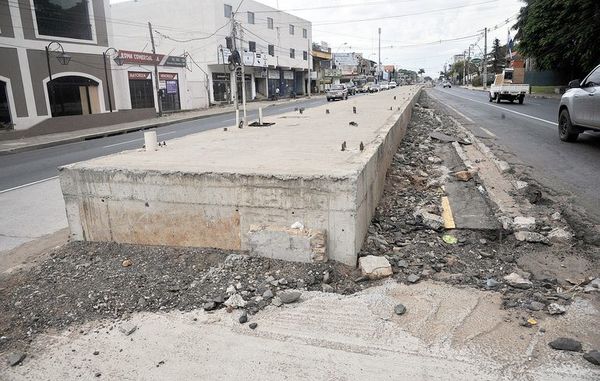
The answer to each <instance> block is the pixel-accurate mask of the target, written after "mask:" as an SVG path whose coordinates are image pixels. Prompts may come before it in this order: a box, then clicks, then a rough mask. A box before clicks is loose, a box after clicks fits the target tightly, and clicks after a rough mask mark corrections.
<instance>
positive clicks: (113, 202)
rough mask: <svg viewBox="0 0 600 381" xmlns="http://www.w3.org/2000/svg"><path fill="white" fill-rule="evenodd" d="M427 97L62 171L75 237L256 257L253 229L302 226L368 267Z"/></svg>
mask: <svg viewBox="0 0 600 381" xmlns="http://www.w3.org/2000/svg"><path fill="white" fill-rule="evenodd" d="M419 91H420V88H419V87H417V86H412V87H401V88H397V89H394V90H389V91H385V92H382V93H378V94H369V95H365V96H355V97H352V98H350V99H349V100H347V101H338V102H332V103H328V104H326V105H324V106H320V107H316V108H311V109H306V110H305V111H304V112H303V114H300V113H299V112H293V113H289V114H283V115H280V116H278V117H273V118H270V119H269V120H268V121H270V122H275V123H276V124H275V125H274V126H271V127H261V128H256V127H254V128H253V127H247V128H244V129H238V128H234V127H231V128H229V129H228V131H223V130H213V131H207V132H202V133H199V134H195V135H190V136H187V137H185V138H180V139H175V140H170V141H168V142H167V147H161V148H159V150H158V151H154V152H145V151H143V150H136V151H125V152H122V153H120V154H115V155H110V156H105V157H101V158H97V159H93V160H89V161H85V162H81V163H76V164H72V165H69V166H65V167H62V168H60V181H61V186H62V190H63V195H64V198H65V203H66V209H67V219H68V221H69V227H70V230H71V235H72V238H74V239H77V240H90V241H116V242H123V243H143V244H156V245H178V246H206V247H218V248H224V249H236V250H240V249H241V250H247V249H248V247H249V246H248V242H249V240H248V232H249V231H250V226H251V225H268V226H281V227H290V226H291V225H292V224H294V223H295V222H297V221H299V222H301V223H302V224H303V225H304V226H305V227H306V228H307V229H317V230H321V231H323V232H324V233H325V234H326V236H327V255H328V257H329V258H330V259H333V260H337V261H339V262H343V263H346V264H349V265H356V253H357V252H358V251H359V250H360V247H361V245H362V243H363V240H364V237H365V235H366V232H367V227H368V225H369V222H370V219H371V216H372V214H373V212H374V210H375V207H376V205H377V203H378V201H379V199H380V197H381V194H382V192H383V182H384V178H385V173H386V171H387V169H388V167H389V164H390V162H391V159H392V157H393V155H394V153H395V151H396V149H397V146H398V144H399V142H400V141H401V139H402V137H403V136H404V133H405V130H406V126H407V124H408V122H409V120H410V116H411V111H412V105H413V104H414V102H415V101H416V99H417V96H418V93H419ZM394 96H395V97H396V99H395V100H394ZM353 107H356V109H357V113H356V114H353V112H352V108H353ZM326 109H329V110H330V113H329V114H327V113H326ZM351 121H352V122H356V123H357V124H358V125H357V126H352V125H349V123H350V122H351ZM343 142H346V147H347V148H346V150H345V151H342V150H341V147H342V143H343ZM361 142H362V143H363V144H364V150H363V151H361V150H360V149H359V147H360V144H361ZM286 259H289V260H300V259H299V258H286Z"/></svg>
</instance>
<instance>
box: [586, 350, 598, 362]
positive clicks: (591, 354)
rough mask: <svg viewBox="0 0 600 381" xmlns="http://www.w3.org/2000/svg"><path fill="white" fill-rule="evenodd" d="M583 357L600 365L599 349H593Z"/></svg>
mask: <svg viewBox="0 0 600 381" xmlns="http://www.w3.org/2000/svg"><path fill="white" fill-rule="evenodd" d="M583 358H584V359H586V360H588V361H589V362H591V363H592V364H594V365H600V352H598V351H597V350H592V351H589V352H588V353H584V355H583Z"/></svg>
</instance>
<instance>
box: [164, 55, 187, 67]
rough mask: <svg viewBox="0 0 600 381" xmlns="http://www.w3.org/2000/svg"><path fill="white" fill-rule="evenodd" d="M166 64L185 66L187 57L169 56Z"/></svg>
mask: <svg viewBox="0 0 600 381" xmlns="http://www.w3.org/2000/svg"><path fill="white" fill-rule="evenodd" d="M165 66H177V67H185V66H186V58H185V57H180V56H168V57H167V60H166V61H165Z"/></svg>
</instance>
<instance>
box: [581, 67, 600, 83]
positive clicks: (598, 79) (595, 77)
mask: <svg viewBox="0 0 600 381" xmlns="http://www.w3.org/2000/svg"><path fill="white" fill-rule="evenodd" d="M583 86H584V87H594V86H600V69H596V71H594V72H593V73H592V74H590V76H589V77H588V78H587V79H586V81H585V83H584V85H583Z"/></svg>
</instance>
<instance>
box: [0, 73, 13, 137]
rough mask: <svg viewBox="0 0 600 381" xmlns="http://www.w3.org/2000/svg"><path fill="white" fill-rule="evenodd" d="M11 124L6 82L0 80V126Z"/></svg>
mask: <svg viewBox="0 0 600 381" xmlns="http://www.w3.org/2000/svg"><path fill="white" fill-rule="evenodd" d="M11 124H12V118H11V116H10V107H9V104H8V93H7V89H6V82H3V81H0V128H3V127H9V126H11Z"/></svg>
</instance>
